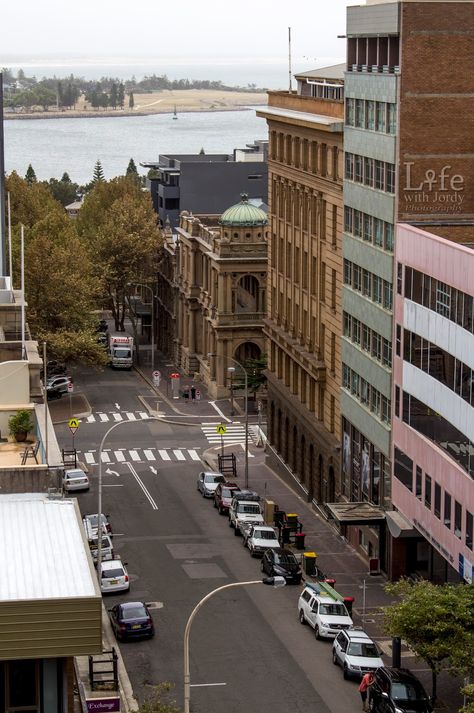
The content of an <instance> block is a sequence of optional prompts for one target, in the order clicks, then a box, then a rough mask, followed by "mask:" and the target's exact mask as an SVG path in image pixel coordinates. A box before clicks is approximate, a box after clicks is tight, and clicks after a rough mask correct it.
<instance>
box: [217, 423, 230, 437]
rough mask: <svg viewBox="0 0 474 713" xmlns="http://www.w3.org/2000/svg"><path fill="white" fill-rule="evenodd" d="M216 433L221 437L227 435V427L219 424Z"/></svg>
mask: <svg viewBox="0 0 474 713" xmlns="http://www.w3.org/2000/svg"><path fill="white" fill-rule="evenodd" d="M216 433H218V434H219V436H223V435H224V433H227V426H225V425H224V424H223V423H219V424H218V425H217V426H216Z"/></svg>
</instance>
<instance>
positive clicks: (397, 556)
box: [391, 224, 474, 582]
mask: <svg viewBox="0 0 474 713" xmlns="http://www.w3.org/2000/svg"><path fill="white" fill-rule="evenodd" d="M395 260H396V276H395V277H396V280H397V286H396V291H395V304H394V308H395V315H394V316H395V318H394V336H393V344H394V360H393V395H392V398H393V401H392V403H393V408H394V411H393V421H392V429H393V430H392V444H393V445H392V449H393V452H392V457H393V464H394V465H393V478H392V501H393V506H394V508H396V510H397V511H398V515H397V516H396V522H395V523H392V528H391V529H392V530H394V529H395V530H397V529H398V532H396V533H395V534H398V535H399V537H398V538H396V539H394V540H393V550H392V552H393V554H392V567H393V569H392V577H396V576H397V575H399V574H405V573H406V574H408V573H418V574H420V575H423V576H428V577H430V578H431V579H433V580H434V581H456V580H459V579H463V580H465V581H467V582H471V581H472V576H473V562H474V553H473V516H474V479H473V478H474V313H473V302H474V300H473V297H474V250H473V249H471V248H470V247H468V246H466V245H461V244H457V243H454V242H451V241H449V240H445V239H443V238H442V237H438V236H436V235H432V234H430V233H428V232H426V231H424V230H420V229H419V228H415V227H412V226H409V225H404V224H400V225H398V226H397V234H396V252H395ZM392 534H393V533H392Z"/></svg>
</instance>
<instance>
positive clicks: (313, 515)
mask: <svg viewBox="0 0 474 713" xmlns="http://www.w3.org/2000/svg"><path fill="white" fill-rule="evenodd" d="M137 371H138V372H139V373H140V374H141V376H142V377H143V378H144V379H145V380H146V381H147V382H148V383H149V385H150V387H151V388H152V389H153V390H154V392H155V396H153V397H149V398H148V397H142V401H143V404H144V406H145V407H146V408H147V409H148V411H149V413H150V414H153V415H154V414H155V413H159V414H160V415H163V416H164V417H165V418H167V417H170V419H171V420H179V419H180V417H182V418H183V419H188V420H191V419H192V421H194V420H196V422H207V423H219V422H221V423H224V424H230V423H231V422H232V421H239V422H240V423H241V424H243V423H244V420H245V413H244V412H243V398H241V397H240V396H239V398H238V399H234V402H233V407H234V411H235V415H234V416H231V403H230V400H228V399H224V400H219V401H213V400H212V399H210V398H209V395H208V393H207V390H206V388H205V387H204V385H203V384H202V383H200V382H199V381H193V379H192V378H190V377H185V376H181V378H180V390H181V391H182V390H183V388H185V387H189V389H191V387H194V388H195V389H196V392H195V393H198V395H199V397H200V398H199V399H194V400H193V401H191V399H186V400H185V399H184V398H183V397H182V396H181V397H179V398H174V397H173V392H172V389H171V387H170V380H169V377H170V374H171V373H178V370H177V369H176V368H175V367H174V366H173V365H171V364H168V363H167V362H166V361H164V360H160V359H157V361H156V364H155V371H159V372H160V374H161V380H160V384H159V385H157V384H156V380H155V382H154V380H153V376H152V371H151V368H150V366H149V365H145V366H143V365H142V366H141V367H140V368H138V369H137ZM78 405H79V404H78ZM249 426H250V430H251V432H252V438H250V437H249V452H248V486H249V488H251V489H253V490H256V491H257V492H258V493H259V494H260V495H261V497H262V498H266V499H269V500H272V501H274V502H275V503H276V504H277V505H278V508H279V509H280V510H283V511H285V512H286V513H296V514H297V515H298V519H299V521H301V522H302V532H303V533H304V534H305V543H304V544H305V551H306V552H314V553H316V555H317V558H316V564H317V566H318V568H319V569H320V570H322V572H324V573H325V575H326V576H327V577H328V578H331V579H334V580H335V584H334V587H335V589H336V590H337V591H338V592H339V593H340V594H341V595H343V596H344V597H353V598H354V602H353V609H352V614H353V620H354V624H355V626H359V627H362V628H363V629H364V630H365V631H366V632H367V633H368V634H369V635H370V636H371V637H372V638H373V639H374V640H375V641H376V642H377V644H378V646H379V648H380V649H381V651H382V653H383V658H384V661H385V664H386V665H387V666H390V665H392V641H391V639H390V638H389V637H387V635H386V634H385V633H384V631H383V613H382V611H381V607H384V606H386V605H388V604H390V603H391V601H392V599H391V597H390V596H389V595H388V594H387V592H386V591H385V584H386V578H385V577H384V576H383V575H371V574H370V573H369V571H368V564H367V562H365V561H364V560H363V559H362V558H361V557H360V556H359V554H358V553H357V552H356V551H355V550H354V549H353V548H352V547H351V546H350V545H349V544H348V542H347V541H346V540H345V538H344V537H342V536H341V535H340V534H339V533H338V531H337V529H336V527H335V526H334V524H333V523H331V521H329V520H327V519H325V517H324V515H323V514H322V513H320V512H318V511H316V510H315V509H314V507H313V506H312V505H311V503H308V502H306V501H305V500H304V499H303V498H302V497H301V496H300V495H299V494H298V493H297V492H296V491H294V490H293V489H292V488H291V487H290V486H289V485H288V484H287V483H286V482H285V481H284V480H283V479H282V478H281V477H280V476H279V474H278V473H276V472H275V471H274V470H273V469H271V468H270V467H269V465H268V464H267V460H268V459H267V454H266V448H269V446H263V445H257V439H256V438H255V436H254V434H255V432H256V431H257V428H256V426H257V415H256V414H251V415H250V416H249ZM263 430H264V429H263ZM264 440H265V439H264ZM224 451H225V453H227V454H228V453H230V452H233V453H235V456H236V462H237V482H238V483H239V484H240V485H241V487H244V470H245V450H244V447H242V445H241V444H238V445H237V444H235V445H232V446H231V445H224ZM219 452H221V447H220V445H216V446H211V447H209V448H208V449H207V450H206V451H205V452H204V455H203V460H204V461H205V462H207V464H208V466H209V467H210V468H211V469H212V470H217V469H218V466H217V460H218V459H217V455H218V453H219ZM295 554H296V555H297V556H301V557H302V559H303V552H300V551H297V550H296V551H295ZM303 571H304V570H303ZM303 576H304V579H305V580H306V581H315V578H313V577H311V576H310V575H308V574H304V575H303ZM105 614H106V613H105V612H104V622H105V624H104V650H106V649H110V648H111V646H113V645H114V644H115V641H114V637H113V633H112V632H111V631H110V625H109V624H108V617H107V616H106V615H105ZM296 621H297V618H296V613H295V622H296ZM85 661H87V660H85ZM85 661H82V663H81V660H79V662H78V664H77V673H78V676H79V680H80V681H81V684H80V687H81V686H82V687H83V688H85V687H87V682H88V669H87V665H86V663H85ZM402 667H404V668H409V669H410V670H412V671H413V672H414V673H415V674H416V675H417V676H418V677H419V679H420V680H421V681H422V683H423V685H424V686H425V689H426V691H427V693H428V694H430V692H431V671H430V669H428V667H427V665H426V663H425V662H424V661H418V660H416V659H415V657H414V656H413V654H412V653H411V652H410V651H409V650H408V648H407V647H406V646H405V645H403V644H402ZM341 676H342V673H341ZM119 681H120V695H121V699H122V710H125V711H129V710H134V709H136V702H135V699H134V698H133V692H132V690H131V686H130V682H129V680H128V676H127V675H126V671H125V668H124V666H123V662H122V661H121V660H120V661H119ZM460 685H461V683H460V681H459V680H457V679H454V678H453V677H451V676H448V675H447V674H446V673H441V674H440V675H439V677H438V700H437V704H436V711H446V713H457V712H458V710H459V708H460V706H461V705H462V698H461V696H460V694H459V689H460ZM354 692H355V694H356V690H355V691H354ZM84 710H86V709H84ZM97 710H115V709H114V708H100V709H97Z"/></svg>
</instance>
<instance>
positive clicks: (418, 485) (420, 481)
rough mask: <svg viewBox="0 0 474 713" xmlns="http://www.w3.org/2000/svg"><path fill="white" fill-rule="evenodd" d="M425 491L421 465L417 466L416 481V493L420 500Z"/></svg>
mask: <svg viewBox="0 0 474 713" xmlns="http://www.w3.org/2000/svg"><path fill="white" fill-rule="evenodd" d="M422 491H423V471H422V470H421V468H420V466H419V465H417V466H416V483H415V495H416V497H417V498H418V500H421V497H422Z"/></svg>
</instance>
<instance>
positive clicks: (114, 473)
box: [105, 468, 120, 478]
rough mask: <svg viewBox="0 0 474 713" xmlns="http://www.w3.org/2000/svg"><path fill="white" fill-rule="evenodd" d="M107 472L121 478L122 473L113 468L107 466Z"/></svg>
mask: <svg viewBox="0 0 474 713" xmlns="http://www.w3.org/2000/svg"><path fill="white" fill-rule="evenodd" d="M105 472H106V473H107V475H116V476H117V478H120V473H117V471H116V470H112V469H111V468H107V470H106V471H105Z"/></svg>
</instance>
